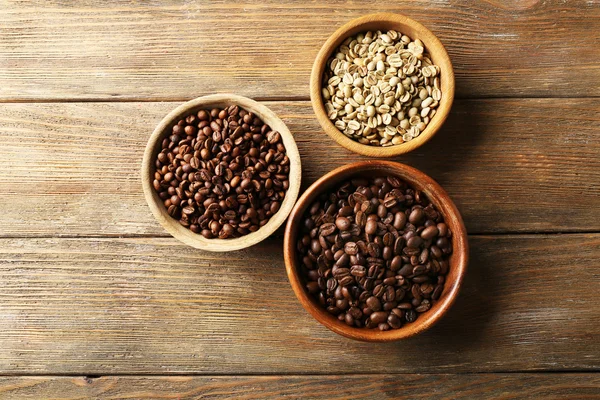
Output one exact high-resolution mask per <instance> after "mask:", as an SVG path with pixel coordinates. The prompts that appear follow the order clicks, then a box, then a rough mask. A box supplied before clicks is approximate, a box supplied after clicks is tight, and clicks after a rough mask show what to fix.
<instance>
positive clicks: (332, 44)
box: [310, 13, 454, 157]
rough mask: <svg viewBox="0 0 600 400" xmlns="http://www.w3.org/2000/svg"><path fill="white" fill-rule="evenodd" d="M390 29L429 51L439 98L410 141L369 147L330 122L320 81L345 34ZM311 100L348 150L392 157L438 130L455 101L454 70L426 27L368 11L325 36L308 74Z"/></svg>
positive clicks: (326, 126)
mask: <svg viewBox="0 0 600 400" xmlns="http://www.w3.org/2000/svg"><path fill="white" fill-rule="evenodd" d="M390 29H394V30H396V31H398V32H401V33H403V34H405V35H408V36H409V37H410V38H411V39H413V40H415V39H420V40H421V41H422V42H423V43H424V44H425V49H426V51H427V52H428V53H429V54H430V56H431V60H432V61H433V63H434V64H436V65H438V66H439V67H440V75H441V78H440V80H441V90H442V100H441V101H440V104H439V106H438V108H437V111H436V114H435V115H434V117H433V118H432V119H431V121H430V122H429V124H428V125H427V127H426V128H425V130H424V131H423V132H421V134H420V135H419V136H418V137H416V138H414V139H413V140H411V141H409V142H406V143H402V144H399V145H393V146H389V147H379V146H369V145H365V144H361V143H358V142H357V141H354V140H352V139H350V138H349V137H347V136H346V135H344V134H343V133H342V132H340V130H339V129H338V128H336V127H335V125H334V124H333V122H331V120H330V119H329V117H328V116H327V112H326V111H325V105H324V104H323V98H322V95H321V89H322V85H321V82H322V79H323V72H324V71H325V67H326V64H327V60H328V59H329V57H330V56H331V54H332V53H333V51H334V50H335V49H336V48H337V47H338V46H339V45H340V44H341V43H342V42H343V41H344V40H345V39H346V38H347V37H349V36H352V35H355V34H357V33H359V32H365V31H369V30H371V31H375V30H390ZM310 99H311V102H312V106H313V109H314V111H315V114H316V115H317V119H318V120H319V123H320V124H321V127H322V128H323V130H325V133H327V134H328V135H329V136H330V137H331V138H333V140H335V141H336V142H338V143H339V144H341V145H342V146H344V147H345V148H347V149H348V150H351V151H353V152H355V153H358V154H362V155H365V156H369V157H393V156H397V155H400V154H404V153H408V152H409V151H412V150H414V149H416V148H417V147H419V146H421V145H423V144H424V143H425V142H427V141H428V140H429V139H431V138H432V137H433V135H434V134H435V133H436V132H437V131H438V130H439V129H440V127H441V126H442V124H443V123H444V121H445V120H446V117H447V116H448V113H449V112H450V108H451V107H452V101H453V100H454V71H453V70H452V63H451V62H450V57H449V56H448V53H447V52H446V49H445V48H444V46H443V45H442V42H440V41H439V39H438V38H437V37H435V35H434V34H433V33H431V31H430V30H429V29H427V28H425V27H424V26H423V25H421V24H420V23H418V22H417V21H415V20H413V19H410V18H408V17H406V16H404V15H400V14H392V13H379V14H371V15H366V16H364V17H361V18H357V19H355V20H352V21H350V22H348V23H347V24H346V25H344V26H342V27H341V28H339V29H338V30H337V31H335V32H334V33H333V35H331V36H330V37H329V39H327V41H326V42H325V44H324V45H323V47H322V48H321V50H320V51H319V54H318V55H317V58H316V59H315V63H314V64H313V68H312V73H311V75H310Z"/></svg>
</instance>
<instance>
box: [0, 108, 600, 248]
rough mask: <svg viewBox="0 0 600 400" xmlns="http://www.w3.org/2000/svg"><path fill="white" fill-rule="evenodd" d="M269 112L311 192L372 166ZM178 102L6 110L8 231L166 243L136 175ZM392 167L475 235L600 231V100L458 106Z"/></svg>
mask: <svg viewBox="0 0 600 400" xmlns="http://www.w3.org/2000/svg"><path fill="white" fill-rule="evenodd" d="M265 104H266V105H267V106H268V107H269V108H271V109H272V110H273V111H274V112H275V113H277V114H278V115H279V116H280V117H281V118H282V119H283V120H284V122H285V123H286V124H287V125H288V127H289V128H290V131H291V132H292V133H293V134H294V136H295V138H296V142H297V144H298V149H299V151H300V155H301V158H302V168H303V177H302V179H303V181H302V183H303V187H304V188H306V187H307V186H308V185H309V184H311V183H312V182H314V181H315V180H316V179H317V178H319V177H320V176H322V175H323V174H325V173H326V172H328V171H330V170H332V169H334V168H336V167H339V166H341V165H344V164H346V163H348V162H349V161H359V160H366V159H367V158H365V157H361V156H358V155H355V154H353V153H350V152H349V151H347V150H345V149H343V148H342V147H340V146H339V145H337V144H336V143H335V142H334V141H333V140H332V139H330V138H329V137H328V136H327V135H325V134H324V133H323V132H322V130H321V129H320V128H319V126H318V123H317V121H316V120H315V118H314V115H313V112H312V108H311V106H310V104H309V103H308V102H306V101H301V102H267V103H265ZM177 105H179V103H69V104H66V103H61V104H3V105H0V208H2V209H3V210H6V211H7V212H3V213H0V235H1V236H11V237H14V236H99V235H104V236H106V235H112V236H118V235H166V232H165V231H164V230H163V229H162V228H161V227H160V226H159V224H158V223H157V222H156V221H155V220H154V218H153V217H152V215H151V213H150V210H149V209H148V206H147V205H146V203H145V201H144V197H143V193H142V185H141V178H140V172H139V171H140V165H141V160H142V154H143V150H144V147H145V145H146V141H147V139H148V137H149V136H150V134H151V132H152V130H153V129H154V127H155V126H156V125H157V124H158V122H159V121H160V120H161V119H162V118H163V116H164V115H166V114H167V113H168V112H169V111H170V110H171V109H173V108H175V107H176V106H177ZM394 160H396V161H400V162H405V163H407V164H409V165H412V166H415V167H417V168H418V169H421V170H422V171H423V172H425V173H426V174H428V175H430V176H431V177H432V178H434V179H435V180H437V181H438V182H439V183H440V184H441V185H442V187H444V189H446V190H447V191H448V193H449V194H450V196H451V197H452V199H453V201H454V202H455V203H456V205H457V206H458V209H459V210H460V211H461V213H462V215H463V218H464V220H465V223H466V226H467V229H468V230H469V231H470V232H471V233H476V232H479V233H481V232H544V231H545V232H556V231H600V208H599V207H598V206H597V205H598V197H599V196H600V99H494V100H470V101H466V100H463V101H457V102H456V104H455V106H454V108H453V111H452V113H451V115H450V118H449V120H448V121H447V122H446V124H445V125H444V127H443V128H442V130H441V131H440V132H439V133H438V134H437V135H436V137H435V138H434V139H432V141H431V142H429V143H427V144H426V145H425V146H423V147H421V148H419V149H418V150H416V151H415V152H413V153H411V154H409V155H406V156H402V157H398V158H394Z"/></svg>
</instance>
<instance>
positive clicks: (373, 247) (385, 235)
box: [297, 176, 452, 331]
mask: <svg viewBox="0 0 600 400" xmlns="http://www.w3.org/2000/svg"><path fill="white" fill-rule="evenodd" d="M302 229H303V231H302V233H301V234H300V236H299V239H298V243H297V251H298V257H299V260H300V264H301V266H300V269H301V275H303V276H304V279H305V284H306V289H307V291H308V292H309V293H310V294H311V295H312V296H314V297H315V298H316V299H317V301H318V302H319V303H320V304H321V305H322V306H323V307H325V308H326V309H327V311H328V312H330V313H331V314H333V315H336V316H337V317H338V319H339V320H340V321H344V322H345V323H346V324H348V325H349V326H354V327H359V328H361V327H365V328H379V329H380V330H383V331H385V330H388V329H398V328H400V327H401V326H402V325H403V324H405V323H410V322H414V321H415V320H416V319H417V318H418V317H419V314H421V313H424V312H426V311H427V310H429V309H430V308H431V306H432V305H433V303H434V302H435V301H436V300H438V299H439V297H440V295H441V294H442V291H443V290H444V280H445V275H446V274H447V273H448V268H449V262H448V258H449V256H450V254H451V253H452V240H451V238H452V232H451V231H450V229H449V228H448V226H447V225H446V224H445V223H444V218H443V216H442V215H441V214H440V212H439V211H438V210H437V209H436V207H435V206H434V205H433V204H431V203H430V201H429V199H427V197H426V196H425V195H424V194H423V193H422V192H420V191H418V190H415V189H413V188H411V187H410V186H408V185H407V184H406V183H405V182H403V181H402V180H400V179H398V178H397V177H394V176H386V177H376V178H357V179H352V180H350V181H347V182H345V183H343V184H341V185H340V186H338V187H337V188H336V189H334V190H333V191H332V192H329V193H326V194H323V195H321V196H320V197H319V198H318V199H317V201H315V203H313V204H312V205H311V207H310V208H309V210H308V211H307V212H306V213H305V215H304V221H303V228H302Z"/></svg>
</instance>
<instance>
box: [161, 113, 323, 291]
mask: <svg viewBox="0 0 600 400" xmlns="http://www.w3.org/2000/svg"><path fill="white" fill-rule="evenodd" d="M155 167H156V172H155V175H154V177H155V179H154V181H153V182H152V184H153V186H154V188H155V190H156V191H157V193H158V195H159V197H160V198H161V199H162V200H163V201H164V205H165V207H166V208H167V211H168V213H169V215H170V216H171V217H173V218H175V219H177V220H179V223H180V224H181V225H183V226H185V227H187V228H189V229H190V230H191V231H192V232H194V233H200V234H201V235H202V236H204V237H205V238H207V239H212V238H217V237H218V238H220V239H228V238H235V237H240V236H243V235H247V234H249V233H251V232H256V231H257V230H258V229H260V227H261V226H264V225H265V224H266V223H267V222H268V221H269V219H270V218H271V217H272V216H273V215H275V214H276V213H277V212H278V211H279V209H280V207H281V203H282V201H283V199H284V197H285V193H286V191H287V188H288V187H289V173H290V161H289V158H288V157H287V155H286V151H285V147H284V145H283V142H282V140H281V135H280V134H279V132H276V131H273V130H272V129H271V128H270V127H269V126H268V125H265V124H264V123H263V121H261V120H260V118H258V117H257V116H255V115H254V114H253V113H250V112H248V111H246V110H243V109H240V108H239V107H238V106H230V107H227V108H224V109H219V108H215V109H212V110H200V111H198V113H197V114H196V115H188V116H186V117H184V118H182V119H181V120H179V121H177V123H176V124H175V126H173V128H172V134H171V135H170V136H169V137H168V138H167V139H165V140H163V143H162V149H161V151H160V152H159V153H158V155H157V157H156V160H155ZM311 223H313V222H311ZM311 229H312V228H311ZM311 243H312V242H310V241H309V244H311ZM312 249H313V250H315V253H316V252H318V251H320V250H321V249H319V248H317V247H316V246H315V245H313V246H312ZM312 289H315V288H314V286H313V287H312ZM317 292H318V290H317V291H316V292H315V293H317Z"/></svg>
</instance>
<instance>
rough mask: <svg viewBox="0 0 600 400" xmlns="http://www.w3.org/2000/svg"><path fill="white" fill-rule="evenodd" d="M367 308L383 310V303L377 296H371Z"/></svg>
mask: <svg viewBox="0 0 600 400" xmlns="http://www.w3.org/2000/svg"><path fill="white" fill-rule="evenodd" d="M366 304H367V307H369V308H370V309H371V310H373V311H379V310H381V301H379V299H378V298H377V297H375V296H371V297H369V298H368V299H367V301H366Z"/></svg>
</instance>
